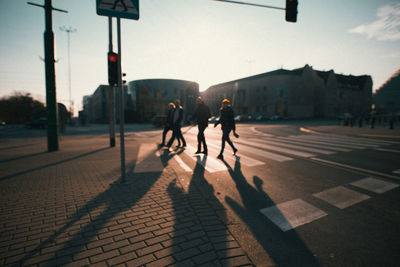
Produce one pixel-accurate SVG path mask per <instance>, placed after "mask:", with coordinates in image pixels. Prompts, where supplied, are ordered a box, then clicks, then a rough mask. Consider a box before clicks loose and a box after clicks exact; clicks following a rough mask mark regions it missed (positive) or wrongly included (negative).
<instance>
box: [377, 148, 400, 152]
mask: <svg viewBox="0 0 400 267" xmlns="http://www.w3.org/2000/svg"><path fill="white" fill-rule="evenodd" d="M375 150H378V151H384V152H393V153H400V150H395V149H387V148H375Z"/></svg>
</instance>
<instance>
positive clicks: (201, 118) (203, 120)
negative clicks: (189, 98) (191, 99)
mask: <svg viewBox="0 0 400 267" xmlns="http://www.w3.org/2000/svg"><path fill="white" fill-rule="evenodd" d="M196 102H197V108H196V110H195V112H194V114H193V119H195V120H196V122H197V127H198V128H199V133H198V134H197V151H196V152H195V154H199V153H204V154H207V153H208V150H207V144H206V138H205V136H204V131H205V130H206V128H207V126H208V119H209V118H210V117H211V113H210V109H209V108H208V106H207V105H206V104H205V103H204V101H203V100H202V99H201V97H198V98H197V101H196ZM201 144H203V151H201Z"/></svg>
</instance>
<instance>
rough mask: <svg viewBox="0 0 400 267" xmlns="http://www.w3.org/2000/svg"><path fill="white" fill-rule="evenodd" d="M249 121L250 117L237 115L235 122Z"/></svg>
mask: <svg viewBox="0 0 400 267" xmlns="http://www.w3.org/2000/svg"><path fill="white" fill-rule="evenodd" d="M248 120H249V116H247V115H237V116H236V117H235V121H248Z"/></svg>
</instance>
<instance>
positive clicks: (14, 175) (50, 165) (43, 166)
mask: <svg viewBox="0 0 400 267" xmlns="http://www.w3.org/2000/svg"><path fill="white" fill-rule="evenodd" d="M107 149H110V148H109V147H105V148H100V149H96V150H93V151H90V152H87V153H83V154H80V155H77V156H74V157H71V158H68V159H64V160H60V161H56V162H52V163H49V164H46V165H42V166H39V167H36V168H33V169H29V170H25V171H21V172H17V173H13V174H10V175H6V176H3V177H0V181H3V180H7V179H11V178H14V177H17V176H20V175H24V174H27V173H30V172H33V171H37V170H41V169H45V168H48V167H52V166H55V165H58V164H63V163H66V162H69V161H73V160H76V159H80V158H83V157H86V156H89V155H92V154H95V153H98V152H100V151H104V150H107ZM43 153H44V152H43Z"/></svg>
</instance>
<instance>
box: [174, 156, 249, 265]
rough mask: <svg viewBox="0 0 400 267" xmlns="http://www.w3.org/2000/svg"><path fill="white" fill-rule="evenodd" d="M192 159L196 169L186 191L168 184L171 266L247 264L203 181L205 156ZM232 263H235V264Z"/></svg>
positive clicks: (177, 184) (219, 206) (212, 194)
mask: <svg viewBox="0 0 400 267" xmlns="http://www.w3.org/2000/svg"><path fill="white" fill-rule="evenodd" d="M202 157H203V158H201V156H200V155H197V156H196V166H195V168H194V170H193V175H192V177H191V178H190V183H189V185H188V187H187V189H186V190H185V189H183V188H182V186H181V185H180V184H179V183H176V182H174V183H171V184H170V185H169V187H168V193H169V195H170V197H171V200H172V202H173V209H174V215H175V220H174V221H175V222H174V228H173V232H172V233H170V235H171V236H172V243H173V244H172V246H171V248H172V253H173V256H174V258H175V259H176V261H177V262H176V263H175V264H174V265H175V266H199V265H202V264H206V265H207V264H208V265H210V266H211V265H212V266H234V265H240V264H241V263H243V264H249V263H250V262H249V261H248V258H247V257H246V256H245V254H244V252H243V251H242V250H241V248H240V247H239V244H238V243H237V242H236V241H235V240H234V239H233V237H232V235H231V234H230V233H229V231H228V229H227V228H226V226H225V224H224V223H225V221H226V213H225V209H224V207H223V206H222V205H221V204H220V202H219V201H218V199H217V198H216V197H215V195H214V188H213V186H212V185H211V184H209V183H208V181H207V180H206V179H205V177H204V174H205V169H204V167H203V166H206V164H207V163H206V162H207V155H203V156H202ZM235 262H236V263H235Z"/></svg>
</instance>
